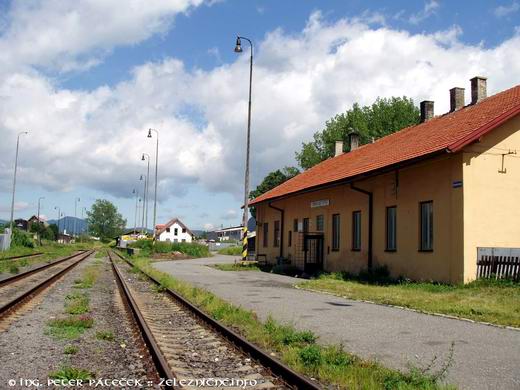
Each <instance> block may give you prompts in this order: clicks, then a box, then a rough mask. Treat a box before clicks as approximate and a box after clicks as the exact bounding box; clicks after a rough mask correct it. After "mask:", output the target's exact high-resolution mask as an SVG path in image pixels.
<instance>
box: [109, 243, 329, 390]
mask: <svg viewBox="0 0 520 390" xmlns="http://www.w3.org/2000/svg"><path fill="white" fill-rule="evenodd" d="M113 253H115V254H116V255H117V256H118V257H119V258H120V259H122V260H124V261H125V262H126V263H127V264H129V265H130V266H132V267H133V264H132V263H131V262H130V261H129V260H128V259H126V258H125V257H123V256H122V255H121V254H119V253H117V252H114V251H113ZM143 274H144V275H146V276H147V277H148V278H149V279H150V280H151V281H152V282H153V283H154V284H156V285H158V286H162V287H163V289H164V291H165V292H166V293H167V294H168V295H169V296H171V297H172V298H173V299H175V300H176V301H178V302H180V303H181V304H182V305H183V306H184V307H186V308H187V309H188V310H190V311H191V312H192V313H193V314H195V315H196V316H197V317H198V318H200V319H201V320H203V321H204V322H205V323H206V324H207V325H209V326H210V327H211V328H213V329H214V330H215V331H217V332H218V333H220V334H221V335H222V336H224V337H225V338H226V339H228V340H229V341H230V342H231V343H232V344H234V345H235V346H237V347H239V348H240V349H241V350H242V351H244V352H245V353H246V354H248V355H250V356H251V357H252V358H254V359H255V360H257V361H258V362H260V363H261V364H262V365H263V366H264V367H266V368H268V369H269V370H271V371H272V372H273V373H274V374H275V375H277V376H278V377H280V378H281V379H282V380H284V381H285V382H286V383H287V384H288V385H289V386H293V387H295V388H297V389H305V390H307V389H308V390H320V389H321V387H320V386H319V385H318V384H317V383H315V382H313V381H311V380H309V379H307V378H306V377H304V376H303V375H300V374H299V373H297V372H296V371H294V370H293V369H291V368H290V367H288V366H286V365H285V364H283V363H282V362H280V361H279V360H278V359H275V358H273V357H272V356H271V355H269V354H268V353H267V352H265V351H264V350H262V349H260V348H259V347H257V346H256V345H254V344H252V343H250V342H249V341H247V340H246V339H245V338H244V337H242V336H241V335H239V334H238V333H236V332H234V331H233V330H231V329H230V328H228V327H227V326H225V325H223V324H222V323H220V322H219V321H217V320H215V319H214V318H212V317H210V316H209V315H208V314H206V313H205V312H203V311H202V310H200V309H199V308H198V307H197V306H195V305H193V304H192V303H191V302H189V301H188V300H187V299H186V298H184V297H182V296H181V295H179V294H178V293H176V292H175V291H173V290H171V289H170V288H168V287H166V286H163V285H162V284H161V282H160V281H159V280H157V279H155V278H154V277H153V276H150V275H148V274H146V273H144V272H143Z"/></svg>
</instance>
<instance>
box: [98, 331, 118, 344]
mask: <svg viewBox="0 0 520 390" xmlns="http://www.w3.org/2000/svg"><path fill="white" fill-rule="evenodd" d="M96 339H98V340H105V341H114V340H115V337H114V333H112V332H111V331H109V330H100V331H98V332H96Z"/></svg>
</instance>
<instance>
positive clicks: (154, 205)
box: [148, 129, 159, 243]
mask: <svg viewBox="0 0 520 390" xmlns="http://www.w3.org/2000/svg"><path fill="white" fill-rule="evenodd" d="M152 131H153V132H155V135H156V137H157V143H156V147H155V191H154V195H153V197H154V199H153V226H152V229H153V242H154V243H155V224H156V223H157V167H158V165H159V132H158V131H157V130H155V129H148V138H152Z"/></svg>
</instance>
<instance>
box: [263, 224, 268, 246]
mask: <svg viewBox="0 0 520 390" xmlns="http://www.w3.org/2000/svg"><path fill="white" fill-rule="evenodd" d="M263 228H264V234H263V235H264V237H263V239H264V248H267V247H268V246H269V224H268V223H267V222H264V225H263Z"/></svg>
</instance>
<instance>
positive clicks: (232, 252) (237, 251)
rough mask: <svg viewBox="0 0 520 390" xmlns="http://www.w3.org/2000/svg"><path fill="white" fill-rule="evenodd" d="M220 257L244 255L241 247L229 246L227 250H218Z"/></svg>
mask: <svg viewBox="0 0 520 390" xmlns="http://www.w3.org/2000/svg"><path fill="white" fill-rule="evenodd" d="M218 253H219V254H220V255H229V256H240V255H241V254H242V247H241V246H228V247H227V248H222V249H219V250H218Z"/></svg>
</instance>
